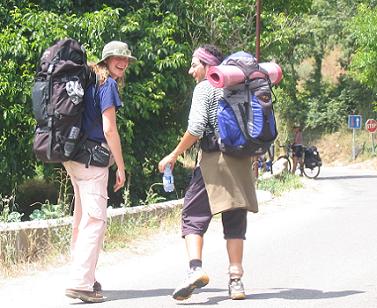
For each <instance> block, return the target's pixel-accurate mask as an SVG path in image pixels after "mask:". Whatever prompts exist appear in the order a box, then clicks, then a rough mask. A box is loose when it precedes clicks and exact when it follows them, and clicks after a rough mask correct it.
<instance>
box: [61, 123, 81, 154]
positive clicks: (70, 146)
mask: <svg viewBox="0 0 377 308" xmlns="http://www.w3.org/2000/svg"><path fill="white" fill-rule="evenodd" d="M79 134H80V128H78V127H76V126H73V127H72V128H71V130H70V132H69V135H68V139H67V141H66V142H65V144H64V156H65V157H70V156H71V154H72V152H73V150H74V148H75V145H76V140H77V138H78V137H79Z"/></svg>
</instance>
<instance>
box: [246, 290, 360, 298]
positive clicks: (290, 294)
mask: <svg viewBox="0 0 377 308" xmlns="http://www.w3.org/2000/svg"><path fill="white" fill-rule="evenodd" d="M279 290H281V289H279ZM359 293H365V292H364V291H356V290H347V291H330V292H323V291H321V290H312V289H283V290H281V291H277V292H271V293H260V294H253V295H250V296H248V298H250V299H270V298H283V299H292V300H300V299H322V298H335V297H344V296H350V295H355V294H359Z"/></svg>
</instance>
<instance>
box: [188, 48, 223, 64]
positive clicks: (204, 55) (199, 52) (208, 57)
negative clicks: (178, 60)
mask: <svg viewBox="0 0 377 308" xmlns="http://www.w3.org/2000/svg"><path fill="white" fill-rule="evenodd" d="M192 56H193V57H197V58H198V59H199V60H200V61H202V62H204V63H206V64H208V65H210V66H215V65H219V64H220V61H219V59H217V58H216V57H215V56H214V55H213V54H211V53H210V52H208V51H206V50H205V49H204V48H202V47H199V48H198V49H196V50H195V51H194V54H193V55H192Z"/></svg>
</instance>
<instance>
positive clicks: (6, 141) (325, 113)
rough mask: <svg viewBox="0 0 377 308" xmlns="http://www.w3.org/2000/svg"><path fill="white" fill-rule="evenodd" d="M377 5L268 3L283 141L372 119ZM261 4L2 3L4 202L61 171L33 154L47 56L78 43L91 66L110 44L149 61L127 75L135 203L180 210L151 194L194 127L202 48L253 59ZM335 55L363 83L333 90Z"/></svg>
mask: <svg viewBox="0 0 377 308" xmlns="http://www.w3.org/2000/svg"><path fill="white" fill-rule="evenodd" d="M376 2H377V1H375V0H373V1H366V0H330V1H324V0H284V1H283V0H278V1H276V0H263V1H261V3H262V15H261V21H262V24H261V26H262V27H261V30H262V33H261V61H271V60H273V61H276V62H277V63H279V64H280V65H281V66H282V68H283V72H284V79H283V81H282V82H281V84H280V85H279V87H277V89H276V94H277V97H278V102H277V104H276V107H275V111H276V112H277V113H278V119H279V126H280V127H279V131H280V132H287V131H289V127H290V125H291V124H292V123H293V122H300V123H302V124H303V125H305V126H306V128H307V129H308V130H317V131H323V130H324V131H333V130H336V129H337V128H338V127H339V126H340V125H341V124H342V123H343V122H345V117H346V115H347V113H349V112H353V111H355V112H360V110H363V111H364V112H365V113H368V112H369V111H368V109H370V105H371V102H373V101H375V91H376V82H375V80H376V79H377V78H376V77H377V76H376V72H375V70H374V69H373V68H374V67H375V66H376V64H377V63H376V62H377V60H376V59H377V49H376V46H377V44H375V43H376V41H377V39H376V38H377V36H376V35H375V33H377V31H376V29H375V28H376V26H375V25H376V16H377V11H376ZM255 3H256V1H255V0H246V1H241V0H218V1H209V0H182V1H175V0H164V1H157V0H146V1H141V0H130V1H122V0H112V1H110V0H108V1H99V0H95V1H88V0H79V1H72V0H49V1H47V0H28V1H15V0H0V24H1V29H2V30H1V32H0V61H1V63H2V65H1V66H0V114H1V118H2V121H1V122H0V157H2V159H1V161H0V170H1V171H0V184H1V186H0V187H1V188H0V193H1V194H3V195H9V194H10V192H13V191H16V194H17V187H18V186H20V185H21V184H22V183H24V182H25V181H26V180H28V179H31V178H34V177H36V176H37V175H38V176H41V175H42V176H43V177H45V178H50V177H51V174H53V173H55V172H56V171H54V168H55V167H56V166H54V165H51V166H49V165H42V164H40V163H39V162H37V161H36V160H35V159H34V156H33V153H32V151H31V144H32V137H33V130H34V126H35V121H34V119H33V116H32V111H31V98H30V96H31V87H32V84H33V78H34V72H35V69H36V67H37V65H38V61H39V57H40V55H41V53H42V51H43V50H44V49H45V48H47V47H48V46H49V45H51V44H52V42H54V41H55V40H58V39H61V38H63V37H67V36H70V37H73V38H76V39H77V40H79V41H80V42H81V43H83V45H84V46H85V48H86V50H87V53H88V58H89V60H90V61H97V60H98V59H99V58H100V56H101V55H100V53H101V50H102V47H103V45H104V44H105V43H106V42H108V41H110V40H123V41H126V42H128V43H129V45H130V48H131V49H132V52H133V54H134V55H135V56H136V57H137V58H138V61H137V62H136V63H135V64H133V65H131V66H130V67H129V69H128V70H127V73H126V85H125V88H124V89H123V91H122V93H121V94H122V99H123V101H124V108H121V109H120V111H119V113H118V118H117V120H118V124H119V126H120V133H121V139H122V143H123V149H124V156H125V160H126V168H127V172H128V181H129V183H128V184H127V187H128V188H129V190H127V196H128V197H129V199H128V201H127V202H130V203H131V204H135V205H136V204H138V203H141V202H142V201H140V200H146V199H148V198H149V199H150V198H151V196H152V199H156V198H157V199H158V198H159V195H161V196H163V197H164V198H167V199H169V198H174V197H175V196H173V195H167V194H165V193H164V192H163V191H162V189H161V191H157V189H156V191H155V192H153V194H152V195H151V192H148V191H147V188H148V187H151V186H152V185H154V183H159V182H160V181H161V175H160V174H159V173H158V171H157V163H158V161H159V160H160V159H161V158H162V157H163V156H164V155H166V154H167V153H168V152H170V151H171V150H172V149H173V148H174V146H175V145H176V144H177V142H178V141H179V136H181V135H182V133H183V131H184V130H185V127H186V125H187V124H186V123H187V115H188V112H189V106H190V100H191V91H192V88H193V86H194V83H193V80H192V78H191V77H190V76H188V74H187V70H188V67H189V63H190V62H189V61H190V57H191V54H192V51H193V49H194V48H196V47H197V45H198V44H201V43H214V44H216V45H218V46H219V47H221V48H222V50H223V52H224V53H225V54H228V53H230V52H234V51H236V50H241V49H242V50H245V51H249V52H252V53H253V51H254V50H255V45H256V42H255V31H256V19H255V15H256V7H255ZM357 7H359V8H358V10H356V8H357ZM354 42H356V44H357V48H355V45H354ZM334 46H340V47H339V48H341V50H342V51H343V54H342V56H341V58H340V59H339V61H340V62H341V65H342V69H343V70H344V71H345V72H347V71H348V69H349V66H350V63H351V59H352V66H351V68H352V71H351V72H350V73H349V74H344V75H343V76H342V77H341V78H340V79H339V80H338V81H337V82H335V83H329V82H328V81H325V80H324V78H323V72H322V67H323V61H324V59H325V58H326V56H327V52H328V51H329V50H331V49H332V48H333V47H334ZM308 59H309V60H312V62H311V63H312V67H311V68H312V69H310V70H308V73H307V76H305V78H303V77H302V76H300V74H299V70H300V67H301V66H302V64H303V62H304V61H307V60H308ZM355 79H356V80H355ZM361 84H364V85H365V86H363V85H361ZM366 86H367V87H369V88H370V89H367V88H366ZM174 176H175V180H176V181H175V183H176V189H177V192H178V197H181V196H182V194H183V191H184V186H185V183H186V182H187V178H188V176H187V171H186V170H185V169H183V168H182V167H181V166H180V165H177V166H176V168H175V174H174ZM110 186H111V185H110ZM119 194H120V196H122V192H120V193H119Z"/></svg>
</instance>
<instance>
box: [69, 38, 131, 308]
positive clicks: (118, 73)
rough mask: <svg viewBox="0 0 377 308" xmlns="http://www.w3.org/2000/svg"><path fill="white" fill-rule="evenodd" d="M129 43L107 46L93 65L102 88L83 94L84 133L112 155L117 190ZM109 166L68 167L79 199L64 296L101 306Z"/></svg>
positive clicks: (78, 164)
mask: <svg viewBox="0 0 377 308" xmlns="http://www.w3.org/2000/svg"><path fill="white" fill-rule="evenodd" d="M135 61H136V58H135V57H133V56H132V55H131V51H130V49H129V48H128V45H127V43H124V42H119V41H112V42H110V43H108V44H106V45H105V47H104V48H103V51H102V57H101V60H100V61H99V62H98V63H96V64H92V65H91V69H92V70H93V71H94V72H95V73H96V75H97V79H98V82H97V85H96V84H91V85H90V86H89V87H88V88H87V89H86V90H85V95H84V108H85V109H84V114H83V121H82V127H81V129H82V130H83V132H84V133H85V134H86V135H87V136H88V140H90V141H92V142H96V143H98V144H99V145H101V146H102V147H105V148H107V149H108V150H109V151H110V152H111V156H112V158H111V159H110V163H109V166H110V165H111V164H112V163H114V162H115V164H116V167H117V171H116V180H115V185H114V187H113V189H114V191H118V190H119V189H121V188H122V187H123V186H124V183H125V181H126V175H125V167H124V160H123V155H122V148H121V142H120V137H119V133H118V129H117V123H116V111H117V110H118V109H119V108H120V107H121V106H122V102H121V99H120V96H119V91H118V90H119V87H120V86H123V83H124V73H125V71H126V69H127V67H128V65H129V64H130V63H132V62H135ZM109 166H106V167H98V166H93V165H90V164H89V165H85V164H84V163H81V162H79V161H73V160H70V161H67V162H64V167H65V169H66V170H67V172H68V174H69V176H70V178H71V182H72V186H73V189H74V195H75V198H74V199H75V204H74V213H73V223H72V241H71V253H72V266H71V273H70V277H69V282H68V288H67V289H66V290H65V295H66V296H68V297H70V298H74V299H80V300H82V301H83V302H94V303H97V302H102V301H103V300H104V297H103V294H102V286H101V284H100V283H99V282H98V280H97V277H96V276H95V270H96V266H97V261H98V257H99V252H100V250H101V247H102V243H103V240H104V235H105V231H106V221H107V215H106V210H107V200H108V194H107V183H108V176H109Z"/></svg>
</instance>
